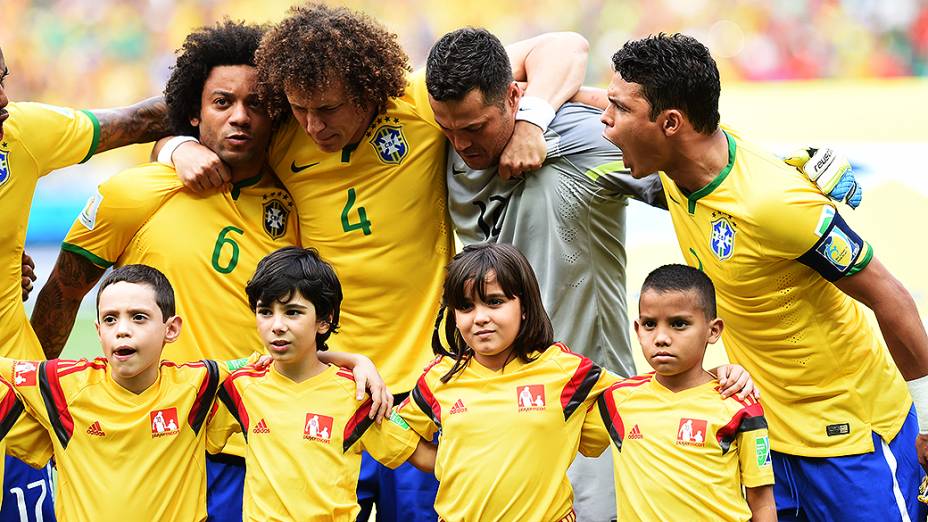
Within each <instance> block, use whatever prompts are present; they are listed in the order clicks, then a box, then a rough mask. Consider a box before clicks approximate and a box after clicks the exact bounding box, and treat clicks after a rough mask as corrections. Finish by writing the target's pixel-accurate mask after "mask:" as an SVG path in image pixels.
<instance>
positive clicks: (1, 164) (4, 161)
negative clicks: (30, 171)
mask: <svg viewBox="0 0 928 522" xmlns="http://www.w3.org/2000/svg"><path fill="white" fill-rule="evenodd" d="M9 155H10V151H8V150H0V186H2V185H3V184H4V183H6V180H8V179H10V162H9V159H8V158H9Z"/></svg>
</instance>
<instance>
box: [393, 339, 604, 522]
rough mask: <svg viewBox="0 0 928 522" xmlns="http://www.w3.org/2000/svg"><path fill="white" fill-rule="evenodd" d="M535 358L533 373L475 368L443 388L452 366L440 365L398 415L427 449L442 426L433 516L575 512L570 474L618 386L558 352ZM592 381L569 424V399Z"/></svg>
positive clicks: (512, 517)
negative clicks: (591, 412) (589, 429)
mask: <svg viewBox="0 0 928 522" xmlns="http://www.w3.org/2000/svg"><path fill="white" fill-rule="evenodd" d="M536 355H539V357H538V358H537V359H536V360H534V361H532V362H530V363H522V362H520V361H518V360H516V361H512V362H510V363H509V364H507V365H506V367H505V368H504V369H503V370H502V371H499V372H493V371H491V370H489V369H487V368H486V367H484V366H481V365H480V364H479V363H478V362H476V361H474V360H471V361H469V362H468V364H467V366H466V367H465V368H464V370H463V371H461V373H459V374H457V375H456V376H455V377H454V378H452V379H451V380H450V381H449V382H448V383H446V384H442V383H441V381H440V378H441V377H442V376H443V375H444V374H445V373H446V372H447V371H448V370H449V369H450V368H451V366H452V365H453V363H454V361H452V360H449V359H448V358H441V359H438V360H437V361H436V362H435V363H433V365H432V366H431V367H430V368H429V369H428V370H426V372H425V373H424V374H423V375H422V377H420V379H419V382H418V384H417V385H416V388H415V390H414V391H413V393H412V394H411V397H410V398H409V399H407V400H406V401H404V402H403V404H402V405H401V406H400V407H399V409H398V412H399V414H400V416H402V417H403V419H404V420H405V421H406V422H407V423H409V425H410V427H412V429H413V430H415V431H416V432H417V433H419V435H421V436H422V437H423V438H425V439H428V440H431V438H432V436H433V435H434V434H435V432H436V431H437V430H438V425H437V424H436V422H435V420H434V419H433V415H435V416H437V417H438V419H437V421H438V422H439V423H440V424H441V438H440V439H439V443H438V456H437V460H436V465H435V477H436V478H437V479H438V480H439V482H440V484H439V487H438V496H437V498H436V499H435V510H436V511H437V512H438V515H439V517H440V518H441V519H443V520H447V521H449V522H460V521H475V520H480V521H482V522H483V521H487V522H490V521H524V520H537V521H554V520H559V519H560V518H562V517H564V516H565V515H567V514H568V513H569V512H570V510H571V506H572V505H573V491H572V490H571V487H570V482H568V480H567V468H568V467H569V466H570V463H571V462H573V460H574V457H575V456H576V454H577V451H578V449H579V448H580V435H581V428H582V426H583V419H584V415H585V413H586V410H587V409H588V408H589V407H590V406H591V405H592V404H593V403H594V401H595V399H596V397H597V396H598V395H599V394H600V393H601V392H602V391H603V390H604V389H605V388H606V387H607V386H609V385H610V384H612V383H613V382H615V381H616V380H618V378H617V377H615V376H613V375H611V374H608V373H607V372H605V371H602V372H601V373H599V374H597V373H596V371H597V370H598V367H596V366H595V365H594V364H593V363H592V361H590V360H589V359H586V358H585V357H582V356H580V355H578V354H574V353H570V352H568V351H566V347H563V345H560V344H555V345H552V346H551V347H549V348H548V349H546V350H545V351H544V352H543V353H541V354H536ZM575 375H576V377H575ZM584 377H586V379H587V380H586V383H587V386H589V388H588V389H589V393H587V394H582V395H581V396H580V398H581V399H582V400H581V402H580V403H579V404H577V405H576V408H575V409H573V410H572V414H571V415H570V417H569V418H568V419H567V420H566V421H565V418H564V416H565V408H564V406H563V403H562V400H566V399H563V396H564V392H565V389H566V390H568V393H567V397H568V398H569V397H570V396H571V395H572V393H570V390H573V389H575V386H574V385H575V384H576V383H578V382H582V381H583V378H584ZM569 383H573V385H572V384H569ZM526 388H528V390H527V392H526ZM417 397H419V399H417ZM539 397H540V399H541V401H540V402H541V405H540V406H538V405H537V404H538V403H539V400H538V399H539ZM423 401H424V403H425V404H420V402H423ZM429 403H431V404H433V405H434V406H429V405H428V404H429ZM527 404H532V406H530V407H529V406H526V405H527ZM423 406H424V407H425V408H427V409H428V410H429V411H433V412H434V411H435V409H437V413H432V414H429V413H427V412H426V410H425V409H423ZM433 408H435V409H433Z"/></svg>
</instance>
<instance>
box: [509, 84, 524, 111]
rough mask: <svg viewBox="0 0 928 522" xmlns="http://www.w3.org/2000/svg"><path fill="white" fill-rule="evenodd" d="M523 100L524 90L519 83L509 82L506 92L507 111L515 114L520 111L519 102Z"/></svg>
mask: <svg viewBox="0 0 928 522" xmlns="http://www.w3.org/2000/svg"><path fill="white" fill-rule="evenodd" d="M521 99H522V88H521V87H519V83H518V82H509V88H508V89H507V90H506V109H507V110H508V111H509V112H512V113H513V114H515V113H516V111H518V110H519V100H521Z"/></svg>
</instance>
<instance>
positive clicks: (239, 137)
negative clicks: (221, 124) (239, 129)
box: [226, 134, 251, 145]
mask: <svg viewBox="0 0 928 522" xmlns="http://www.w3.org/2000/svg"><path fill="white" fill-rule="evenodd" d="M226 140H228V141H230V142H232V143H233V144H235V145H244V144H246V143H248V142H249V141H251V136H249V135H247V134H231V135H229V136H226Z"/></svg>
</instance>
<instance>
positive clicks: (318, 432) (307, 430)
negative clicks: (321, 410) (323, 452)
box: [303, 413, 332, 444]
mask: <svg viewBox="0 0 928 522" xmlns="http://www.w3.org/2000/svg"><path fill="white" fill-rule="evenodd" d="M303 438H304V439H309V440H318V441H319V442H325V443H326V444H328V443H329V440H331V438H332V417H327V416H325V415H319V414H318V413H307V414H306V424H304V425H303Z"/></svg>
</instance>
